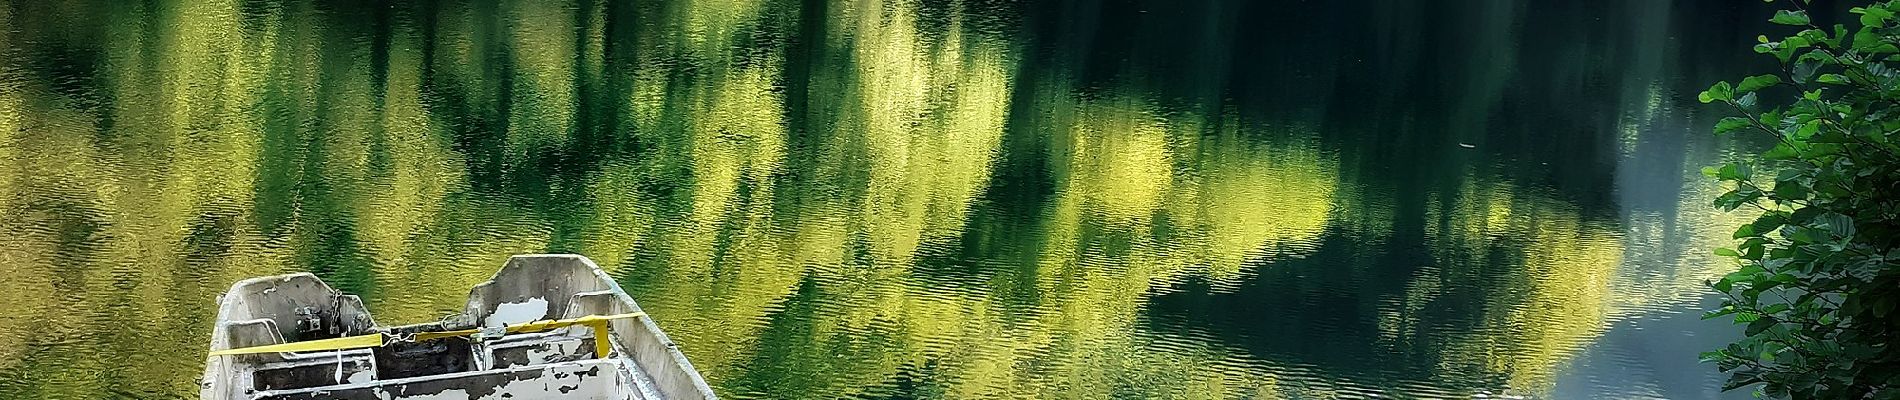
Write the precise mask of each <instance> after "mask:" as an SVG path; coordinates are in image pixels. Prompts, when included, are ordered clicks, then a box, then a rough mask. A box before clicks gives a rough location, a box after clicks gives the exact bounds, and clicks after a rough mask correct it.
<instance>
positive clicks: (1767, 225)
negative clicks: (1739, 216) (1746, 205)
mask: <svg viewBox="0 0 1900 400" xmlns="http://www.w3.org/2000/svg"><path fill="white" fill-rule="evenodd" d="M1783 221H1787V218H1784V217H1782V216H1781V215H1779V214H1762V216H1760V217H1756V218H1755V222H1751V223H1749V224H1748V226H1750V227H1754V228H1755V232H1758V233H1764V234H1765V233H1768V232H1774V231H1775V230H1776V229H1781V224H1783V223H1784V222H1783ZM1737 239H1740V238H1737Z"/></svg>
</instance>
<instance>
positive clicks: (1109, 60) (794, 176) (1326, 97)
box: [0, 0, 1769, 399]
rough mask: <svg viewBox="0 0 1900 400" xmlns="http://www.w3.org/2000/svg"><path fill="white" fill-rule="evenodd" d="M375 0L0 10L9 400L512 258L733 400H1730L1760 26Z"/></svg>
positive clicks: (1744, 22)
mask: <svg viewBox="0 0 1900 400" xmlns="http://www.w3.org/2000/svg"><path fill="white" fill-rule="evenodd" d="M358 3H360V4H358ZM381 3H382V2H349V1H257V0H243V1H240V0H202V1H180V2H121V1H105V0H95V1H51V0H49V1H13V2H8V4H7V5H6V6H4V7H0V294H4V296H6V298H5V299H4V300H0V398H8V399H29V398H33V399H41V398H46V399H58V398H68V399H92V398H103V397H129V398H190V397H193V396H196V390H197V384H196V383H195V381H194V380H195V379H196V378H197V376H198V374H199V373H200V370H201V368H202V365H203V360H204V359H203V354H204V349H205V346H206V343H207V342H208V334H209V331H210V329H211V323H212V319H213V318H214V317H215V316H214V312H215V310H214V307H213V302H214V299H215V298H216V296H217V295H218V294H219V293H220V292H222V291H223V290H224V289H225V288H226V287H228V285H230V284H231V283H232V282H234V281H236V280H238V279H241V278H244V277H250V276H258V275H267V274H277V273H285V272H294V271H310V272H314V273H316V274H317V275H319V276H321V277H322V278H323V279H325V280H327V281H329V282H330V283H331V284H332V285H334V286H337V287H339V288H341V289H343V290H346V291H349V292H353V293H358V294H362V295H363V296H364V299H365V300H366V302H367V303H368V305H369V307H370V309H371V310H372V311H373V312H374V313H375V314H376V317H377V319H378V320H379V321H384V322H394V323H409V322H419V321H426V320H434V319H437V318H440V317H442V316H443V315H445V314H448V313H452V312H454V311H456V310H459V309H460V307H461V306H462V301H463V297H464V296H465V295H466V293H467V290H468V287H469V286H470V285H472V284H474V283H476V282H479V281H481V280H484V279H486V278H487V277H488V276H489V274H491V273H493V271H494V270H495V269H496V268H498V267H499V266H500V265H501V264H502V262H503V261H504V260H505V258H506V257H507V256H509V255H512V254H520V253H541V252H576V253H581V254H585V255H587V256H589V257H592V258H593V259H594V260H596V261H598V262H599V263H600V264H601V265H602V266H604V267H605V268H607V269H609V270H610V271H611V273H612V274H613V275H614V276H615V277H616V278H617V279H618V280H619V281H620V282H621V284H622V285H624V286H625V287H626V288H627V289H628V290H629V291H630V292H631V293H632V294H633V295H634V297H635V298H636V299H638V300H640V302H641V305H642V306H644V307H645V308H646V309H647V311H649V312H650V313H651V314H652V315H653V316H654V318H655V320H657V321H658V322H659V323H660V325H661V326H663V327H664V328H665V329H666V330H667V332H668V333H669V334H671V335H672V336H673V338H674V339H675V340H677V341H678V342H679V344H680V345H681V346H682V348H683V350H684V351H685V352H686V354H687V355H688V356H689V357H690V358H691V359H692V361H693V363H694V364H695V365H697V366H698V367H699V368H700V369H701V371H702V372H703V373H704V374H705V376H706V378H707V380H708V381H709V382H710V383H711V384H712V385H713V386H714V387H715V388H716V389H717V390H718V391H719V393H720V394H721V395H722V396H725V397H728V398H735V399H745V398H785V399H796V398H929V399H935V398H951V399H992V398H1051V399H1054V398H1078V399H1080V398H1090V399H1093V398H1154V399H1164V398H1181V399H1188V398H1298V399H1305V398H1313V399H1321V398H1363V397H1392V398H1471V397H1484V396H1495V397H1524V398H1539V399H1544V398H1553V399H1598V398H1667V399H1707V398H1748V397H1747V394H1746V393H1729V394H1723V393H1721V392H1720V391H1719V386H1720V382H1721V381H1722V378H1723V377H1722V376H1721V375H1720V374H1718V373H1716V372H1715V371H1714V367H1713V366H1711V365H1703V364H1698V363H1697V362H1696V353H1697V352H1699V351H1703V350H1705V349H1712V348H1714V347H1716V346H1718V345H1719V344H1722V343H1726V342H1727V341H1728V340H1729V339H1732V338H1734V337H1735V336H1737V335H1738V333H1737V332H1736V331H1737V330H1738V329H1737V328H1734V327H1731V326H1729V325H1728V324H1727V323H1726V322H1722V321H1706V322H1705V321H1700V320H1699V319H1698V315H1699V314H1700V310H1701V309H1704V308H1706V307H1709V306H1710V305H1711V304H1713V303H1714V301H1713V300H1712V299H1711V297H1710V294H1709V291H1708V290H1707V289H1705V288H1703V287H1702V285H1701V282H1703V280H1705V279H1708V278H1710V277H1712V276H1718V275H1720V274H1721V273H1724V272H1726V269H1728V268H1730V264H1729V263H1728V262H1726V261H1724V260H1722V259H1721V258H1718V257H1715V256H1713V255H1711V254H1710V253H1709V249H1711V248H1714V247H1716V246H1722V245H1725V244H1728V243H1729V239H1728V238H1729V233H1730V232H1731V231H1732V227H1733V226H1736V225H1737V224H1738V223H1740V222H1742V221H1744V219H1743V218H1745V217H1743V216H1742V215H1739V214H1737V215H1728V214H1723V213H1719V212H1716V211H1714V210H1713V209H1712V207H1710V206H1709V205H1708V204H1709V202H1710V200H1711V199H1713V198H1714V196H1715V195H1717V194H1718V193H1719V192H1720V191H1721V188H1719V187H1718V186H1717V185H1716V184H1715V183H1714V182H1711V181H1710V180H1708V179H1705V178H1703V177H1701V176H1700V175H1699V174H1698V173H1697V172H1696V171H1697V170H1698V169H1699V168H1700V167H1702V166H1704V165H1709V164H1713V163H1716V162H1717V161H1719V160H1721V159H1722V158H1724V157H1727V156H1728V155H1729V154H1731V153H1734V152H1738V151H1741V150H1742V149H1747V148H1750V147H1751V144H1750V143H1734V142H1729V141H1723V140H1717V139H1716V138H1713V137H1712V135H1710V134H1709V129H1708V127H1709V126H1711V125H1712V122H1713V120H1714V119H1715V118H1716V117H1719V115H1716V113H1715V110H1712V109H1708V108H1704V107H1703V106H1702V105H1700V104H1696V103H1695V101H1694V94H1695V93H1696V90H1699V89H1700V88H1703V87H1706V85H1707V83H1709V82H1713V81H1714V80H1717V79H1733V78H1736V77H1739V76H1742V75H1743V74H1745V73H1746V72H1748V71H1751V68H1756V66H1758V65H1759V63H1758V62H1759V61H1762V60H1761V58H1763V57H1759V56H1755V55H1753V54H1752V52H1750V51H1749V46H1750V45H1752V44H1753V38H1754V35H1755V34H1756V33H1758V32H1761V30H1762V29H1765V27H1763V26H1762V25H1764V24H1762V23H1759V22H1755V21H1760V20H1762V19H1766V18H1767V16H1768V15H1769V13H1768V12H1767V11H1765V10H1766V8H1765V7H1764V6H1762V5H1761V4H1759V3H1760V2H1734V1H1714V0H1708V1H1682V2H1664V1H1653V0H1611V1H1571V2H1548V1H1507V0H1460V1H1452V2H1441V3H1445V4H1435V5H1426V4H1422V2H1415V1H1404V0H1365V1H1353V2H1332V1H1327V2H1316V1H1312V2H1267V1H1241V0H1235V1H1204V0H1202V1H1172V0H1119V1H1103V2H1100V3H1101V4H1097V3H1096V2H1087V1H1048V2H1043V1H1037V2H1019V1H1003V0H961V1H959V0H852V1H844V0H837V1H825V0H815V1H792V0H681V1H669V2H654V1H606V0H554V1H529V0H504V1H497V2H488V1H476V2H465V1H455V0H443V1H422V2H415V3H414V4H411V3H407V2H403V4H398V5H394V6H387V5H383V4H381Z"/></svg>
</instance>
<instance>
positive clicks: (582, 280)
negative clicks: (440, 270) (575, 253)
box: [464, 256, 612, 327]
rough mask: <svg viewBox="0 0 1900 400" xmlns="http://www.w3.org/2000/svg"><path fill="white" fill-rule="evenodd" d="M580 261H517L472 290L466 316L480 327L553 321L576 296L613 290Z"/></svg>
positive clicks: (565, 258) (565, 311)
mask: <svg viewBox="0 0 1900 400" xmlns="http://www.w3.org/2000/svg"><path fill="white" fill-rule="evenodd" d="M577 259H578V257H559V256H549V257H515V258H511V259H509V260H508V264H507V265H504V266H502V267H501V271H499V272H496V273H495V278H494V279H493V280H491V281H489V282H487V283H483V284H481V285H477V286H475V287H474V288H473V289H470V290H469V295H468V303H467V305H466V307H465V310H464V312H465V313H466V314H467V315H468V316H469V317H470V318H472V319H473V320H474V321H476V324H478V325H481V326H490V327H493V326H501V325H511V324H519V323H523V322H529V321H539V320H546V319H554V318H556V317H558V316H562V315H570V314H572V313H570V312H568V300H569V299H570V298H571V297H573V295H574V294H577V293H586V292H597V291H602V290H610V289H612V288H610V287H608V286H607V285H606V284H605V283H603V282H602V280H601V279H600V277H598V276H596V275H594V270H593V268H592V267H590V266H589V265H588V264H587V263H585V262H576V261H577Z"/></svg>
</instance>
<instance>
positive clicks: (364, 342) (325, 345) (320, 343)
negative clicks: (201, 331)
mask: <svg viewBox="0 0 1900 400" xmlns="http://www.w3.org/2000/svg"><path fill="white" fill-rule="evenodd" d="M646 315H647V313H644V312H636V313H626V314H614V315H589V316H585V317H580V318H571V319H557V320H549V321H535V322H528V323H523V324H520V325H510V326H508V327H506V328H504V329H505V330H506V332H508V333H527V332H545V331H551V330H555V329H561V328H566V327H570V326H575V325H583V326H587V327H588V328H593V330H594V356H595V358H607V352H608V351H609V350H611V349H612V347H613V342H612V341H610V340H608V338H607V335H608V331H607V323H608V322H610V321H613V320H616V319H625V318H637V317H643V316H646ZM481 331H482V330H481V329H460V330H453V331H441V332H417V333H416V336H415V340H416V341H424V340H435V339H441V338H448V337H458V336H468V335H473V334H476V333H481ZM385 344H387V341H386V340H384V335H383V334H381V333H372V334H368V335H358V336H349V337H340V338H335V339H320V340H306V341H302V342H294V343H281V344H273V345H265V346H253V347H245V348H237V349H226V350H218V351H213V352H211V355H214V356H226V355H235V354H259V353H283V352H305V351H334V350H348V349H360V348H365V347H377V346H383V345H385Z"/></svg>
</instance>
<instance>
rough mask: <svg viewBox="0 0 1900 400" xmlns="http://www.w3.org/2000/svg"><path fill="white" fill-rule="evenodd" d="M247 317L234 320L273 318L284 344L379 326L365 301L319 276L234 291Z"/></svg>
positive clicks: (269, 281)
mask: <svg viewBox="0 0 1900 400" xmlns="http://www.w3.org/2000/svg"><path fill="white" fill-rule="evenodd" d="M228 295H235V296H241V297H242V299H240V300H239V303H240V304H244V305H246V307H243V308H242V309H241V310H239V311H242V312H243V313H244V314H246V315H241V316H238V315H234V316H231V317H232V318H233V319H238V318H244V319H260V318H262V319H270V320H271V321H272V323H273V324H274V326H275V327H276V329H277V332H276V335H274V336H276V337H280V338H282V340H284V341H285V342H296V341H304V340H313V339H328V338H336V337H342V336H348V335H358V334H363V333H365V332H367V331H368V330H369V329H370V328H371V327H374V326H376V322H375V320H374V319H372V318H371V317H370V314H369V309H368V308H366V307H364V306H363V300H362V299H361V298H359V297H357V296H354V295H345V294H342V293H340V292H337V291H336V290H335V289H331V288H330V286H329V285H327V284H324V283H323V280H321V279H317V276H316V275H311V274H308V273H300V274H290V275H284V276H282V277H280V278H274V279H259V280H253V281H247V282H245V283H244V284H243V285H242V286H239V287H236V288H233V290H232V294H228Z"/></svg>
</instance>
